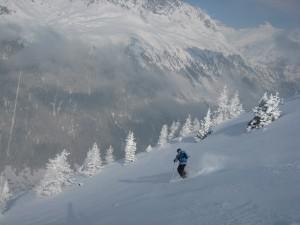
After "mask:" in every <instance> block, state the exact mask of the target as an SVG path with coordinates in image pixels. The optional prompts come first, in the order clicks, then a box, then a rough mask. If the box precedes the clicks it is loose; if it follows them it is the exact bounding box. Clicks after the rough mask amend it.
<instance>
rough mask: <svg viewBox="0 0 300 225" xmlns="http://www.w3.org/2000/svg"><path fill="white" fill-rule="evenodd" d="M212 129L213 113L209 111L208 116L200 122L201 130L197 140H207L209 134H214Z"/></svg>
mask: <svg viewBox="0 0 300 225" xmlns="http://www.w3.org/2000/svg"><path fill="white" fill-rule="evenodd" d="M212 127H213V123H212V119H211V111H210V109H208V110H207V113H206V116H205V117H204V119H203V120H201V122H200V129H199V131H198V134H197V138H199V139H200V140H203V139H204V138H206V137H207V136H208V135H209V134H211V133H212Z"/></svg>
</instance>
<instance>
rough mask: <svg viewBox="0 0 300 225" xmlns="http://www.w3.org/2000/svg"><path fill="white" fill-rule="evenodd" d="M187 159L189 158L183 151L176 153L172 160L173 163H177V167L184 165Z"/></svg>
mask: <svg viewBox="0 0 300 225" xmlns="http://www.w3.org/2000/svg"><path fill="white" fill-rule="evenodd" d="M188 158H189V156H188V154H186V152H185V151H183V150H179V152H178V153H177V155H176V157H175V159H174V162H177V161H179V165H186V164H187V160H188Z"/></svg>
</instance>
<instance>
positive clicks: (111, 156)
mask: <svg viewBox="0 0 300 225" xmlns="http://www.w3.org/2000/svg"><path fill="white" fill-rule="evenodd" d="M114 161H115V157H114V149H113V147H112V146H111V145H110V146H109V148H108V149H107V150H106V155H105V162H106V164H111V163H113V162H114Z"/></svg>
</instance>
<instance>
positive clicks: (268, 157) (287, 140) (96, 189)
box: [0, 97, 300, 225]
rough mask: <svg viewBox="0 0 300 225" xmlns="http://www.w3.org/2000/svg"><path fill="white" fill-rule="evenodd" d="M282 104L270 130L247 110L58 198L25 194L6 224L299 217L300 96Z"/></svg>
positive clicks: (287, 224) (216, 223) (284, 220)
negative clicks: (183, 169)
mask: <svg viewBox="0 0 300 225" xmlns="http://www.w3.org/2000/svg"><path fill="white" fill-rule="evenodd" d="M282 108H283V114H282V117H281V118H280V119H279V120H278V121H276V122H274V123H273V124H271V125H270V126H268V127H266V128H265V129H262V130H255V131H253V132H251V133H246V131H245V127H246V124H247V121H249V119H250V118H251V117H252V115H249V114H246V115H244V116H242V117H241V118H239V119H236V120H232V121H229V122H228V123H226V124H224V125H223V126H221V127H218V128H217V129H216V130H215V131H214V134H213V135H212V136H210V137H209V138H207V139H206V140H204V141H203V142H201V143H182V144H173V145H169V146H166V147H165V148H161V149H154V150H153V152H151V153H143V154H140V155H139V156H138V161H137V162H136V163H134V164H132V165H129V166H122V165H119V164H115V165H112V166H111V167H108V168H106V169H105V170H103V172H101V173H100V174H99V175H97V176H96V177H94V178H91V179H89V180H85V181H84V182H85V185H84V186H82V187H73V188H71V190H68V191H66V192H64V193H63V194H61V195H59V196H57V197H55V198H52V199H37V198H34V197H33V196H32V195H31V194H29V195H27V196H24V197H23V198H21V199H19V200H18V201H17V202H16V203H14V204H13V205H12V207H11V209H10V210H9V211H8V212H7V213H6V214H5V215H4V216H3V217H2V218H1V219H0V224H1V225H2V224H3V225H16V224H22V225H44V224H45V225H46V224H48V225H50V224H51V225H62V224H66V225H82V224H86V225H96V224H97V225H99V224H103V225H109V224H110V225H113V224H128V225H135V224H145V225H148V224H149V225H153V224H156V225H160V224H161V225H165V224H174V225H183V224H184V225H185V224H188V225H198V224H212V225H221V224H224V225H225V224H231V225H244V224H263V225H274V224H282V225H292V224H293V225H296V224H300V214H299V211H300V192H299V190H300V152H299V145H300V140H299V132H300V125H299V118H300V98H299V97H298V98H295V99H293V100H291V101H289V102H287V103H286V105H284V106H283V107H282ZM178 147H182V148H184V149H185V150H186V151H187V152H188V153H189V155H190V163H189V166H188V170H189V174H190V176H191V177H190V178H187V179H186V180H180V179H177V178H174V177H173V175H172V163H173V162H172V159H173V158H174V155H175V150H176V148H178ZM170 180H171V182H170ZM172 181H173V182H172Z"/></svg>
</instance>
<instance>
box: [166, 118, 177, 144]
mask: <svg viewBox="0 0 300 225" xmlns="http://www.w3.org/2000/svg"><path fill="white" fill-rule="evenodd" d="M179 127H180V122H179V121H177V122H173V123H172V125H171V127H170V132H169V135H168V140H169V141H171V140H172V139H173V138H174V137H175V135H176V133H177V131H178V130H179Z"/></svg>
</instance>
